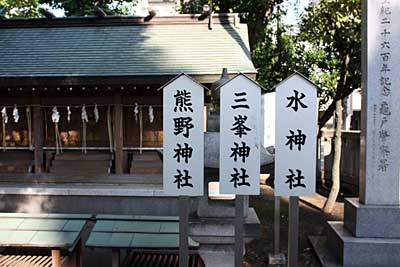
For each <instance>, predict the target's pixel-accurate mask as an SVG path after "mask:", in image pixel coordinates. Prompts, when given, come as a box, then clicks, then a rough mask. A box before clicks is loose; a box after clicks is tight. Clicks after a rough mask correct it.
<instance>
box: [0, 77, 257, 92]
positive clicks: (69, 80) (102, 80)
mask: <svg viewBox="0 0 400 267" xmlns="http://www.w3.org/2000/svg"><path fill="white" fill-rule="evenodd" d="M178 74H179V73H176V75H175V74H172V75H171V74H162V73H160V74H159V75H136V76H98V77H84V76H70V77H0V87H4V88H0V89H1V90H7V88H8V87H25V86H29V87H38V90H41V87H63V86H82V85H83V86H91V85H93V86H95V85H97V86H99V85H101V86H108V85H110V86H113V85H119V86H120V85H138V86H140V85H145V86H146V85H150V86H161V85H163V84H165V83H166V82H168V81H169V80H171V79H173V78H175V76H177V75H178ZM236 74H237V73H230V74H229V77H230V78H232V77H234V76H235V75H236ZM244 74H246V75H247V76H248V77H249V78H250V79H252V80H255V79H256V73H244ZM188 75H189V76H190V77H192V78H193V79H195V80H196V81H197V82H199V83H203V84H207V83H213V82H215V81H216V80H218V79H219V78H220V77H221V74H220V73H218V74H190V73H188ZM113 89H114V88H113Z"/></svg>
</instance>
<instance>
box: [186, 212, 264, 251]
mask: <svg viewBox="0 0 400 267" xmlns="http://www.w3.org/2000/svg"><path fill="white" fill-rule="evenodd" d="M189 235H190V237H191V238H193V240H195V241H197V242H199V243H201V244H202V245H203V244H207V245H212V244H225V245H226V244H234V243H235V221H234V218H226V219H221V218H213V219H211V218H200V219H199V220H191V221H190V226H189ZM260 236H261V223H260V220H259V219H258V217H257V214H256V212H255V210H254V209H253V208H250V209H248V216H247V217H246V218H245V221H244V238H245V241H246V242H250V241H251V240H253V239H256V238H259V237H260Z"/></svg>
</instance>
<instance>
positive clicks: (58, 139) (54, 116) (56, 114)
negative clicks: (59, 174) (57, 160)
mask: <svg viewBox="0 0 400 267" xmlns="http://www.w3.org/2000/svg"><path fill="white" fill-rule="evenodd" d="M51 120H52V121H53V123H54V133H55V136H56V154H60V152H61V153H62V144H61V137H60V132H59V130H58V123H59V122H60V113H59V112H58V110H57V107H56V106H54V108H53V110H52V113H51Z"/></svg>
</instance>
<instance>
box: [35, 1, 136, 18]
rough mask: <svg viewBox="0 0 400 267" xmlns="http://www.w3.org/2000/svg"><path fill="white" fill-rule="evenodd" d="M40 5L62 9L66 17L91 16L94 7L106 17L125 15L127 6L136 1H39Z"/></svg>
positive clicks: (127, 9)
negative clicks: (99, 9) (103, 12)
mask: <svg viewBox="0 0 400 267" xmlns="http://www.w3.org/2000/svg"><path fill="white" fill-rule="evenodd" d="M39 1H40V3H41V4H48V5H49V6H51V7H52V8H60V9H63V10H64V12H65V15H66V16H85V15H93V14H94V13H93V8H94V6H98V7H100V8H101V9H103V10H104V11H105V12H106V13H107V14H108V15H126V14H128V13H129V7H128V5H131V7H133V6H134V5H135V4H136V3H137V0H102V1H99V0H39Z"/></svg>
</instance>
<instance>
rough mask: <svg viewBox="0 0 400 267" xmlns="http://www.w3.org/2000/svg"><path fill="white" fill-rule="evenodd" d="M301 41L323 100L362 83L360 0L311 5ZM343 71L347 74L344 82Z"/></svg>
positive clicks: (324, 2) (345, 94)
mask: <svg viewBox="0 0 400 267" xmlns="http://www.w3.org/2000/svg"><path fill="white" fill-rule="evenodd" d="M299 42H300V43H302V44H303V49H304V50H303V51H304V55H305V59H306V60H307V62H308V63H309V65H311V66H312V67H313V69H314V71H313V73H312V75H311V78H312V79H313V80H314V81H315V82H316V83H317V84H318V85H319V86H320V88H321V90H320V95H321V97H322V99H323V100H324V102H326V101H328V100H329V99H340V98H344V97H345V96H347V95H348V94H349V93H351V91H352V90H354V89H356V88H359V87H360V86H361V2H360V0H324V1H321V2H320V3H319V4H318V5H316V6H311V7H309V8H308V9H307V11H306V12H305V14H304V15H303V17H302V23H301V26H300V35H299ZM346 56H349V58H350V61H349V62H348V66H345V61H346ZM343 72H344V73H343ZM341 75H344V77H346V79H345V81H343V84H340V82H341V79H340V77H341Z"/></svg>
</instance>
